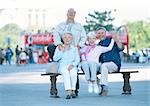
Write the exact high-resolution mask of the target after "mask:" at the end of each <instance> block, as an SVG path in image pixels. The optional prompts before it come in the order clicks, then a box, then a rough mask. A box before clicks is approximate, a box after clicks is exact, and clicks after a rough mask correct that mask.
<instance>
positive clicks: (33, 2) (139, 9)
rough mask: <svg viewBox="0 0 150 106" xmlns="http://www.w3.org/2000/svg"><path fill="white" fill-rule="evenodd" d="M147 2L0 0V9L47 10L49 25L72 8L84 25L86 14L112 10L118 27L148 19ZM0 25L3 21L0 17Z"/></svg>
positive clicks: (149, 14)
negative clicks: (48, 11) (127, 22)
mask: <svg viewBox="0 0 150 106" xmlns="http://www.w3.org/2000/svg"><path fill="white" fill-rule="evenodd" d="M149 4H150V3H149V0H0V9H2V8H9V9H11V8H43V9H44V8H48V9H49V10H50V14H51V19H50V20H49V21H50V22H51V25H56V24H58V23H60V22H61V21H64V20H66V11H67V9H68V8H70V7H73V8H75V10H76V11H77V15H76V20H77V21H78V22H81V23H82V24H84V23H85V17H86V16H87V15H88V13H90V12H93V10H96V11H101V12H103V11H105V10H114V9H116V10H117V11H116V12H114V13H113V14H112V15H113V16H114V17H115V21H114V24H115V25H120V24H124V22H125V21H126V20H127V21H135V20H146V19H147V18H150V6H149ZM0 24H1V25H2V24H4V23H3V19H2V18H1V16H0Z"/></svg>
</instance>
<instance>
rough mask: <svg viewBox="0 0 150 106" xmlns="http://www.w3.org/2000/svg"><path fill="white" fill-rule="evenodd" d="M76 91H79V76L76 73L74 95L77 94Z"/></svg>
mask: <svg viewBox="0 0 150 106" xmlns="http://www.w3.org/2000/svg"><path fill="white" fill-rule="evenodd" d="M78 93H79V76H78V75H77V83H76V90H75V94H76V96H78Z"/></svg>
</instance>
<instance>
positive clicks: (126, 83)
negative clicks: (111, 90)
mask: <svg viewBox="0 0 150 106" xmlns="http://www.w3.org/2000/svg"><path fill="white" fill-rule="evenodd" d="M122 74H123V79H124V85H123V93H122V94H125V95H131V86H130V73H122Z"/></svg>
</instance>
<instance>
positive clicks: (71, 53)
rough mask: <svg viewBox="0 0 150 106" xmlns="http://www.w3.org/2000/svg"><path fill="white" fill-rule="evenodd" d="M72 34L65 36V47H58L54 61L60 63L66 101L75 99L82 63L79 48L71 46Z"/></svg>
mask: <svg viewBox="0 0 150 106" xmlns="http://www.w3.org/2000/svg"><path fill="white" fill-rule="evenodd" d="M72 39H73V37H72V34H71V33H66V34H65V35H64V36H63V41H64V45H61V46H58V47H57V48H56V50H55V53H54V57H53V59H54V61H58V62H59V71H60V72H61V73H62V75H63V77H64V85H65V90H66V91H67V97H66V99H70V98H71V97H72V98H75V97H76V95H75V89H76V82H77V65H78V64H79V62H80V56H79V52H78V48H77V47H75V46H73V45H71V43H72Z"/></svg>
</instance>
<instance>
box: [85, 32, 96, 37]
mask: <svg viewBox="0 0 150 106" xmlns="http://www.w3.org/2000/svg"><path fill="white" fill-rule="evenodd" d="M87 37H90V38H96V33H95V31H91V32H89V33H88V34H87Z"/></svg>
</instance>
